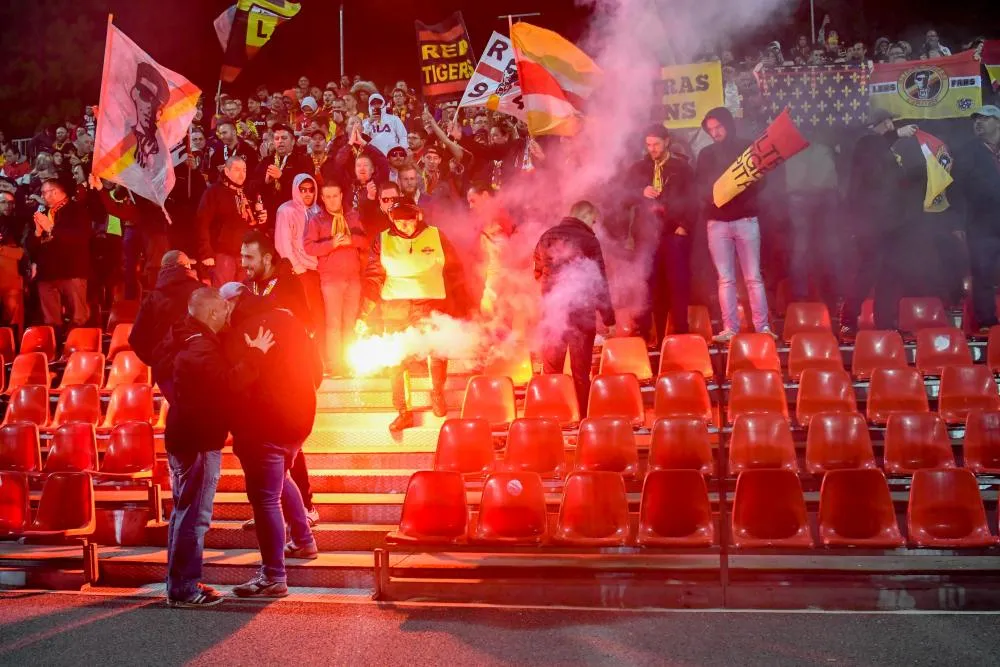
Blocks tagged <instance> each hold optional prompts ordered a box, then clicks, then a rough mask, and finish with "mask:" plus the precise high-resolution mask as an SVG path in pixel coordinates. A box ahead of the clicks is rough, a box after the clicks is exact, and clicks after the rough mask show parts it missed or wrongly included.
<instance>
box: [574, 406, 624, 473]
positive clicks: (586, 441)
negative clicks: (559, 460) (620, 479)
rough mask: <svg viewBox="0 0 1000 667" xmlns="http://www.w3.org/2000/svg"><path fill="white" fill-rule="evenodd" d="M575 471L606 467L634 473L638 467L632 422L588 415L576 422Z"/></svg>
mask: <svg viewBox="0 0 1000 667" xmlns="http://www.w3.org/2000/svg"><path fill="white" fill-rule="evenodd" d="M573 467H574V469H576V470H606V471H610V472H617V473H621V474H624V475H635V474H636V472H637V471H638V468H639V452H638V450H637V449H636V444H635V435H634V434H633V433H632V425H631V424H630V423H629V422H628V420H626V419H622V418H620V417H591V418H588V419H584V420H583V421H582V422H580V434H579V436H578V438H577V441H576V459H575V461H574V464H573Z"/></svg>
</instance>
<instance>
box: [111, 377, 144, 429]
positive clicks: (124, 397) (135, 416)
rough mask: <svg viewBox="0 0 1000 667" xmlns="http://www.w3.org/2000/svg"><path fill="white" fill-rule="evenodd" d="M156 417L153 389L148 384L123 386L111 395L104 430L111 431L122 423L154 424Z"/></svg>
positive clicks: (118, 387) (119, 386)
mask: <svg viewBox="0 0 1000 667" xmlns="http://www.w3.org/2000/svg"><path fill="white" fill-rule="evenodd" d="M155 416H156V415H155V413H154V412H153V388H152V387H150V386H149V385H148V384H122V385H118V386H117V387H115V390H114V391H113V392H112V393H111V401H110V402H109V403H108V412H107V414H106V415H105V416H104V424H103V426H102V428H105V429H111V428H114V427H115V426H117V425H118V424H121V423H122V422H147V423H149V424H152V423H153V421H154V420H155Z"/></svg>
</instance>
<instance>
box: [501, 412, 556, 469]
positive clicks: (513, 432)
mask: <svg viewBox="0 0 1000 667" xmlns="http://www.w3.org/2000/svg"><path fill="white" fill-rule="evenodd" d="M503 468H504V469H505V470H507V471H508V472H536V473H538V474H540V475H556V476H561V475H562V473H563V471H564V470H565V468H566V450H565V447H564V445H563V434H562V429H561V428H560V426H559V422H557V421H556V420H555V419H544V418H525V419H515V420H514V422H513V423H512V424H511V425H510V432H509V433H508V434H507V448H506V449H505V451H504V459H503Z"/></svg>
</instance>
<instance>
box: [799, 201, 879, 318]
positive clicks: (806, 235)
mask: <svg viewBox="0 0 1000 667" xmlns="http://www.w3.org/2000/svg"><path fill="white" fill-rule="evenodd" d="M837 203H838V199H837V193H836V191H819V192H813V193H801V194H800V193H792V194H790V195H788V217H789V221H790V223H791V228H790V232H791V237H792V239H791V242H792V248H791V252H790V253H789V257H788V264H789V266H788V277H789V282H790V285H791V292H792V294H791V296H792V299H793V300H795V301H808V300H809V298H810V293H811V292H810V289H809V287H810V284H811V285H812V286H813V287H815V288H816V290H815V291H816V293H817V294H818V295H820V297H821V299H822V300H823V301H824V302H825V303H826V304H827V307H829V308H831V310H832V308H833V306H834V305H835V304H836V303H837V299H838V298H839V296H840V293H841V292H842V291H843V290H842V286H841V284H840V281H841V276H842V275H843V270H842V268H841V266H840V265H841V262H840V244H839V240H840V236H839V233H840V230H839V229H838V227H837V222H838V221H837V220H834V219H833V214H834V212H836V211H837V210H838V208H837ZM870 288H871V285H869V289H870Z"/></svg>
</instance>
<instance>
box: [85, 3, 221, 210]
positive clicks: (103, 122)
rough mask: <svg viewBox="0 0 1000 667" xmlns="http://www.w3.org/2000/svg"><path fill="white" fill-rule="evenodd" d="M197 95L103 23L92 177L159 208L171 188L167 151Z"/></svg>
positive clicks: (191, 115)
mask: <svg viewBox="0 0 1000 667" xmlns="http://www.w3.org/2000/svg"><path fill="white" fill-rule="evenodd" d="M200 95H201V90H199V89H198V87H197V86H195V85H194V84H192V83H191V82H190V81H188V80H187V79H185V78H184V77H183V76H181V75H180V74H177V73H176V72H173V71H171V70H169V69H167V68H166V67H162V66H160V65H159V64H157V63H156V61H154V60H153V59H152V58H150V57H149V54H147V53H146V52H145V51H143V50H142V49H140V48H139V47H138V46H137V45H136V43H135V42H133V41H132V40H131V39H129V38H128V37H127V36H126V35H125V33H123V32H122V31H120V30H119V29H118V28H116V27H115V26H114V25H112V24H111V23H110V21H109V22H108V38H107V43H106V45H105V50H104V77H103V79H102V80H101V101H100V105H99V107H98V113H97V136H96V137H95V139H94V163H93V173H94V174H96V175H97V176H99V177H100V178H103V179H105V180H108V181H111V182H112V183H119V184H121V185H123V186H125V187H126V188H128V189H129V190H131V191H132V192H134V193H135V194H137V195H139V196H140V197H145V198H146V199H149V200H150V201H153V202H156V203H157V204H159V205H160V206H161V207H162V206H163V203H164V202H165V201H166V200H167V196H168V195H169V194H170V191H171V190H172V189H173V187H174V159H173V156H172V155H171V149H172V147H174V146H176V145H177V144H178V143H179V142H180V141H182V140H183V139H184V136H185V135H186V134H187V131H188V128H189V127H190V125H191V121H192V120H193V119H194V114H195V111H196V105H197V103H198V97H199V96H200Z"/></svg>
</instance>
